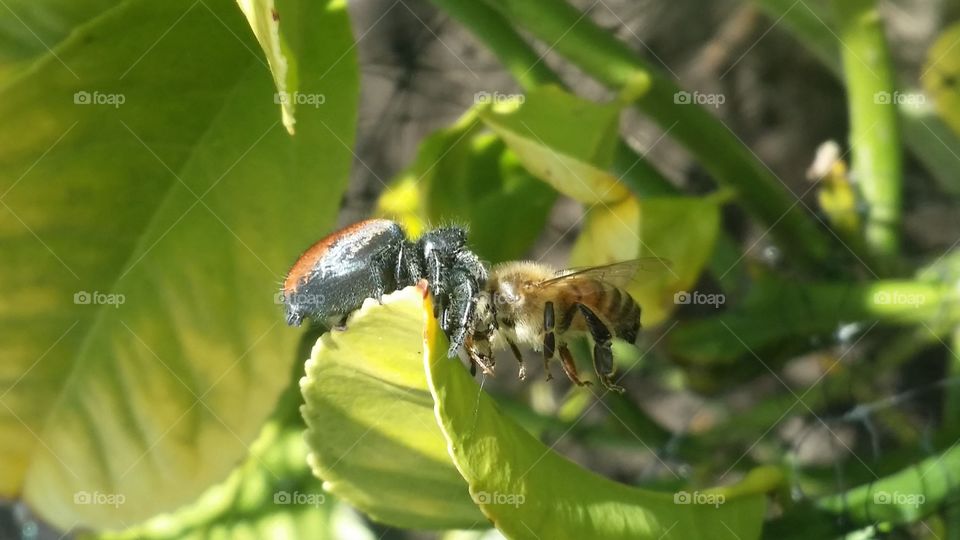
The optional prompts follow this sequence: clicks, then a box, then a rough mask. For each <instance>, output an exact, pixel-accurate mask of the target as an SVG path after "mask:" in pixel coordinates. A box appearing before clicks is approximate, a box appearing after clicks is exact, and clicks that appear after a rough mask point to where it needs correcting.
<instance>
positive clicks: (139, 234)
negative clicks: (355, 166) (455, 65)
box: [0, 0, 358, 530]
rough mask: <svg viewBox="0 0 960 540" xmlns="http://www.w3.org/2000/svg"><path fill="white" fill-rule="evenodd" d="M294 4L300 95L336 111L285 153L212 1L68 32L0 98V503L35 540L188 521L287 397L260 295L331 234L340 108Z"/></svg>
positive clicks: (305, 120)
mask: <svg viewBox="0 0 960 540" xmlns="http://www.w3.org/2000/svg"><path fill="white" fill-rule="evenodd" d="M295 3H296V4H297V5H298V6H299V10H300V13H301V17H300V18H299V19H294V20H293V21H292V22H291V25H292V26H296V25H302V26H304V27H310V28H311V29H312V28H314V27H322V28H324V32H322V33H318V32H313V33H312V34H308V33H306V32H304V33H302V34H301V36H302V37H303V39H301V40H299V41H297V42H295V43H293V44H292V51H293V52H292V54H294V55H295V56H297V57H298V58H300V59H301V60H302V62H303V64H304V65H306V66H309V69H302V70H301V83H302V84H303V85H305V86H306V87H307V88H310V89H311V91H319V89H320V88H321V87H322V88H323V91H324V92H326V93H327V94H328V97H329V98H330V99H331V101H336V103H337V104H338V106H337V107H335V108H334V107H328V108H317V109H312V108H311V109H308V110H305V111H303V112H302V114H300V116H299V118H300V123H299V126H300V127H301V130H300V132H299V134H298V137H296V138H295V139H293V138H291V137H289V136H288V135H287V134H286V132H285V131H284V130H283V127H282V126H281V125H280V121H279V118H277V114H276V108H275V105H274V103H273V99H272V98H271V95H272V94H273V83H272V81H271V76H270V73H269V70H268V69H267V67H266V63H265V62H264V60H263V58H262V57H261V53H260V50H259V49H258V47H257V44H256V42H255V41H254V39H253V36H252V34H251V33H250V31H249V29H248V27H247V23H246V21H245V20H244V18H243V14H242V13H241V12H240V10H239V9H238V8H237V5H236V3H235V2H233V1H232V0H208V1H205V2H199V3H198V2H194V1H192V0H170V1H165V2H154V1H150V0H131V1H124V2H114V3H112V4H111V5H110V6H109V7H108V8H105V9H103V10H102V11H99V12H96V13H90V14H89V16H88V17H86V18H82V17H71V19H70V20H76V21H82V23H78V24H77V26H76V27H74V28H72V29H71V30H70V31H69V32H63V33H62V36H63V37H62V40H61V41H59V42H52V43H50V44H49V45H50V47H51V49H53V50H55V51H56V52H55V53H53V52H50V51H46V52H45V53H43V54H41V55H40V56H39V57H37V58H36V59H35V60H33V61H32V63H31V64H30V66H29V67H28V68H25V69H23V70H21V71H18V72H17V74H16V75H15V76H14V78H13V79H10V80H4V81H2V82H0V117H2V118H3V119H4V121H3V123H2V124H0V148H2V149H3V150H2V151H0V193H2V194H3V195H2V205H0V231H2V235H0V237H2V239H0V244H2V245H0V252H2V253H3V257H4V264H3V265H2V266H0V298H2V299H3V300H2V301H0V356H2V357H3V367H2V368H0V497H3V498H22V499H23V500H25V502H26V503H27V504H28V505H29V506H30V508H31V509H32V510H33V511H34V512H36V513H37V514H38V515H39V516H40V518H41V519H43V520H45V521H47V522H49V523H51V524H52V525H53V526H55V527H58V528H60V529H63V530H66V529H69V528H71V527H77V528H87V529H96V530H100V529H116V528H121V527H125V526H128V525H130V524H133V523H136V522H139V521H141V520H143V519H146V518H148V517H150V516H152V515H155V514H157V513H158V512H162V511H170V510H173V509H174V508H176V507H178V506H181V505H183V504H185V503H187V502H188V501H191V500H193V499H194V498H195V497H197V496H198V495H199V494H200V493H201V492H203V491H204V490H206V489H207V488H208V487H209V486H210V485H211V484H213V483H214V482H217V481H221V480H222V479H224V478H225V477H226V476H227V474H228V472H229V471H230V470H231V469H232V468H233V467H234V466H235V465H236V464H237V463H238V462H240V461H241V459H242V458H243V457H244V456H245V455H246V454H247V451H248V446H249V444H250V443H251V442H252V441H253V440H254V439H255V438H256V436H257V434H258V433H259V431H260V428H261V427H262V425H263V422H264V421H265V419H266V418H267V416H268V415H269V413H270V412H271V410H272V409H273V407H274V405H275V403H276V400H277V397H278V396H279V395H280V392H281V390H282V389H283V388H284V386H285V385H286V384H287V376H286V373H287V371H288V367H289V366H292V362H293V361H294V358H295V355H294V350H295V345H296V342H297V337H298V333H297V332H296V331H293V330H289V329H286V328H284V327H283V324H282V322H281V318H280V311H281V309H280V306H278V305H277V304H276V302H275V293H276V284H277V283H278V282H279V281H280V280H281V279H282V276H283V274H284V272H285V271H286V270H287V268H289V265H290V262H291V259H292V258H293V256H294V254H296V253H297V252H298V251H299V250H300V249H302V248H303V246H304V245H308V244H309V243H310V242H311V241H313V240H315V239H316V238H317V237H318V236H321V235H322V234H323V233H324V231H325V230H327V229H328V228H329V227H330V226H331V225H332V224H333V222H334V218H335V216H336V212H337V210H338V199H339V194H340V193H342V191H343V189H344V187H345V185H346V182H347V177H348V171H349V165H350V162H351V156H350V152H349V149H348V148H346V147H345V146H344V141H345V142H346V143H347V144H349V143H350V142H351V141H352V139H353V133H354V129H355V127H354V125H355V120H356V99H357V97H356V92H357V86H358V84H357V64H356V58H355V56H354V55H353V54H352V52H351V51H353V39H352V35H351V31H350V26H349V21H348V19H347V15H346V12H345V11H344V9H342V6H341V7H340V8H337V7H331V6H330V5H328V3H327V2H307V1H304V0H298V1H297V2H295ZM74 5H75V6H80V5H81V4H80V3H79V2H77V3H74ZM23 39H25V40H30V41H32V40H35V39H36V38H35V37H34V36H30V35H29V34H25V35H24V38H23ZM201 44H202V45H201ZM327 71H329V72H328V73H327ZM306 179H309V180H310V181H306ZM305 201H309V203H306V202H305Z"/></svg>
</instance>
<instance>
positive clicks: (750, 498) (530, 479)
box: [423, 299, 781, 540]
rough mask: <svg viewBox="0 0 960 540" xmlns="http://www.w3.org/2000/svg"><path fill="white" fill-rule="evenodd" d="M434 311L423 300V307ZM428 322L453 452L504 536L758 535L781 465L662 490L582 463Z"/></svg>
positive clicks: (440, 412) (433, 385)
mask: <svg viewBox="0 0 960 540" xmlns="http://www.w3.org/2000/svg"><path fill="white" fill-rule="evenodd" d="M431 309H432V305H431V303H430V301H429V299H427V300H426V302H425V306H424V308H423V311H424V312H427V313H429V312H430V310H431ZM426 323H427V331H426V337H425V345H424V347H425V354H424V365H425V367H426V369H427V375H428V380H429V383H430V391H431V393H432V394H433V397H434V399H435V401H436V416H437V421H438V422H439V424H440V426H441V427H442V428H443V434H444V436H445V437H446V439H447V442H448V448H449V451H450V456H451V457H452V458H453V461H454V463H455V464H456V466H457V469H458V470H459V471H460V473H461V474H462V475H463V477H464V478H465V479H466V481H467V483H468V484H469V485H470V493H471V494H472V496H473V499H474V501H476V502H477V504H478V505H479V507H480V509H481V510H483V513H484V514H485V515H486V516H487V518H489V519H490V521H491V522H492V523H493V524H494V526H496V527H497V528H498V529H499V530H500V531H502V532H503V533H504V534H505V535H506V536H507V537H508V538H513V539H531V540H533V539H542V538H604V539H619V538H622V539H631V540H638V539H663V538H682V539H685V540H696V539H707V538H710V539H715V538H731V539H734V538H739V539H741V540H746V539H748V538H757V537H759V536H760V529H761V524H762V522H763V516H764V510H765V507H766V502H765V499H764V495H763V493H764V492H765V491H767V490H770V489H772V488H773V487H775V486H776V485H777V484H778V483H779V482H780V481H781V477H780V475H779V474H778V473H777V472H776V471H770V470H761V471H758V473H757V474H754V475H752V476H751V477H748V480H747V481H746V482H744V483H742V484H739V485H736V486H732V487H728V488H714V489H710V490H704V491H702V492H701V491H693V490H691V491H678V492H675V493H663V492H655V491H648V490H642V489H638V488H634V487H631V486H627V485H625V484H620V483H618V482H615V481H613V480H610V479H607V478H604V477H602V476H600V475H598V474H595V473H593V472H591V471H588V470H585V469H583V468H581V467H580V466H578V465H576V464H575V463H573V462H572V461H569V460H567V459H566V458H564V457H563V456H561V455H559V454H557V453H556V452H554V451H553V450H552V449H551V448H547V447H546V446H544V444H543V443H541V442H540V441H539V440H537V439H536V438H534V437H533V436H532V435H530V434H529V433H527V432H526V431H524V430H523V429H522V428H521V427H520V426H518V425H517V424H516V423H515V422H514V421H513V420H511V419H510V418H508V417H506V416H504V415H503V414H502V413H501V412H500V411H499V409H498V408H497V406H496V404H495V403H494V401H493V399H492V398H490V396H488V395H487V394H486V393H484V392H483V391H482V390H481V389H480V387H479V386H478V385H477V383H476V382H475V381H474V380H473V378H471V377H470V375H469V374H468V373H467V371H466V369H465V368H464V367H463V366H462V365H460V364H459V363H457V362H451V361H450V360H449V359H448V358H446V355H445V354H444V351H445V350H446V346H447V340H446V338H445V337H444V335H443V332H442V331H440V329H439V325H438V324H437V322H436V320H435V319H433V318H432V317H427V320H426Z"/></svg>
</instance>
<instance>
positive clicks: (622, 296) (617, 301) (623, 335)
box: [601, 285, 640, 343]
mask: <svg viewBox="0 0 960 540" xmlns="http://www.w3.org/2000/svg"><path fill="white" fill-rule="evenodd" d="M605 293H606V294H605V295H604V298H603V302H602V304H603V306H602V309H601V311H602V312H603V314H604V315H606V318H607V320H608V321H610V324H611V326H613V333H614V335H616V336H617V337H618V338H620V339H623V340H625V341H629V342H630V343H633V342H634V341H636V340H637V333H638V332H639V331H640V306H639V305H637V302H636V301H634V299H633V297H632V296H630V293H628V292H627V291H625V290H623V289H620V288H618V287H613V286H609V285H608V286H607V287H606V291H605Z"/></svg>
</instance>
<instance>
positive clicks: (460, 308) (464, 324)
mask: <svg viewBox="0 0 960 540" xmlns="http://www.w3.org/2000/svg"><path fill="white" fill-rule="evenodd" d="M460 278H461V279H459V280H458V281H457V283H456V284H455V285H454V286H453V287H452V289H453V290H452V291H450V307H449V310H450V313H446V314H445V318H447V319H449V320H448V325H449V329H448V330H447V332H448V337H449V338H450V349H449V350H448V351H447V356H448V357H450V358H452V357H454V356H456V355H457V350H458V349H459V348H460V346H461V345H463V341H464V338H465V336H466V333H467V328H468V326H469V325H470V322H471V321H472V320H473V311H474V308H475V306H476V299H475V298H474V296H475V295H476V293H477V290H476V287H475V286H474V284H473V280H472V279H470V278H469V277H468V276H466V275H463V274H460Z"/></svg>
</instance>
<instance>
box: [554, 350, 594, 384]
mask: <svg viewBox="0 0 960 540" xmlns="http://www.w3.org/2000/svg"><path fill="white" fill-rule="evenodd" d="M557 352H559V353H560V361H561V362H560V365H561V366H562V367H563V372H564V373H566V374H567V378H568V379H570V380H571V381H573V384H575V385H577V386H589V385H590V381H582V380H580V376H579V375H578V374H577V365H576V364H575V363H574V362H573V355H572V354H570V349H568V348H567V344H566V343H561V344H560V346H559V347H558V348H557Z"/></svg>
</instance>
